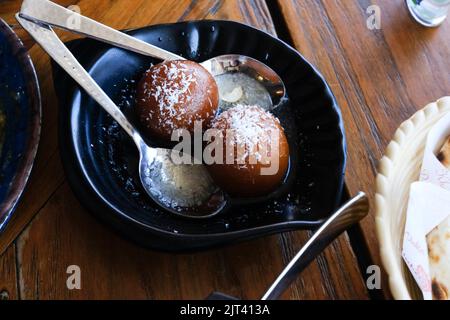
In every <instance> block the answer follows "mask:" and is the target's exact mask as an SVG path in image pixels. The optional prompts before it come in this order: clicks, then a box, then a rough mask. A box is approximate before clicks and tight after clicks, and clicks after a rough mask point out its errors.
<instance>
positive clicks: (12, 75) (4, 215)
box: [0, 19, 41, 233]
mask: <svg viewBox="0 0 450 320" xmlns="http://www.w3.org/2000/svg"><path fill="white" fill-rule="evenodd" d="M0 117H2V120H1V121H2V123H3V125H0V127H1V128H0V233H1V231H2V230H3V229H4V228H5V226H6V223H7V221H8V220H9V218H10V217H11V215H12V213H13V211H14V209H15V207H16V205H17V203H18V201H19V198H20V196H21V194H22V191H23V189H24V188H25V185H26V183H27V180H28V176H29V175H30V171H31V167H32V165H33V161H34V158H35V155H36V150H37V146H38V142H39V133H40V121H41V101H40V95H39V86H38V82H37V78H36V73H35V71H34V67H33V64H32V62H31V59H30V57H29V56H28V54H27V51H26V49H25V48H24V47H23V44H22V42H21V41H20V40H19V38H18V37H17V36H16V34H15V33H14V32H13V30H11V28H10V27H9V26H8V25H7V24H6V23H5V22H4V21H3V20H1V19H0Z"/></svg>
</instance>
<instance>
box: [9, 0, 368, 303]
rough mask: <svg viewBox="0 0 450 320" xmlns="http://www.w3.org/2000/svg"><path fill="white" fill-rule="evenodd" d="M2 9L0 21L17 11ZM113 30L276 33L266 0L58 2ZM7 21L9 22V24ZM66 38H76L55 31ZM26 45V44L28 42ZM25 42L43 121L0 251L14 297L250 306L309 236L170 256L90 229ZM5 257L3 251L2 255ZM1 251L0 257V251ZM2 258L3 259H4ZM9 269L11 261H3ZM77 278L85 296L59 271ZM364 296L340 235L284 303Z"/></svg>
mask: <svg viewBox="0 0 450 320" xmlns="http://www.w3.org/2000/svg"><path fill="white" fill-rule="evenodd" d="M17 3H18V1H7V2H6V6H5V7H3V6H2V3H0V13H2V15H3V14H6V13H8V14H10V13H9V11H8V10H16V8H17V7H18V5H17ZM62 3H64V4H65V5H69V4H76V5H79V6H80V8H81V10H82V13H83V14H85V15H87V16H90V17H92V18H94V19H97V20H99V21H101V22H104V23H106V24H109V25H111V26H112V27H114V28H118V29H125V28H136V27H141V26H144V25H148V24H156V23H164V22H175V21H180V20H192V19H204V18H214V19H232V20H237V21H243V22H246V23H248V24H251V25H254V26H256V27H258V28H261V29H263V30H266V31H268V32H270V33H275V28H274V25H273V22H272V19H271V15H270V12H269V10H268V8H267V6H266V3H265V2H264V1H261V0H259V1H257V0H254V1H249V0H246V1H238V0H226V1H224V0H223V1H206V0H204V1H178V0H177V1H175V0H171V1H138V0H133V1H129V0H116V1H107V0H101V1H95V5H93V3H94V2H93V1H90V0H89V1H88V0H84V1H63V2H62ZM8 21H13V20H11V19H10V20H8ZM58 33H59V34H60V35H61V37H62V39H63V40H69V39H72V38H74V37H75V36H74V35H72V34H68V33H65V32H58ZM25 37H26V36H25ZM27 43H29V44H30V46H29V47H30V54H31V56H32V58H33V61H34V62H35V65H36V69H37V72H38V75H39V79H40V82H41V88H42V95H43V106H44V119H43V134H42V140H41V146H40V150H39V154H38V157H37V162H36V166H35V170H34V172H33V176H32V179H31V183H30V185H29V187H28V188H27V191H26V193H25V195H24V198H23V201H22V203H21V205H20V207H19V208H18V211H17V215H16V218H15V220H14V221H12V223H11V227H10V228H9V229H8V230H7V232H6V234H5V235H2V238H1V239H0V250H1V249H2V248H6V246H7V245H8V244H9V243H11V241H13V240H14V238H15V237H16V235H17V234H18V233H19V232H20V231H21V230H22V228H23V227H24V226H27V224H28V223H29V221H30V220H31V219H33V217H34V219H33V220H32V222H31V224H29V225H28V226H27V227H26V229H25V231H24V232H23V233H22V234H21V235H20V236H19V238H18V239H17V240H16V242H15V243H16V246H17V257H16V260H17V262H18V265H19V266H20V267H19V268H17V269H18V275H17V277H18V279H19V281H18V283H19V288H18V289H19V292H20V297H21V298H25V299H37V298H40V299H52V298H58V299H65V298H70V299H89V298H96V299H109V298H116V299H117V298H124V299H132V298H137V299H173V298H181V299H186V298H194V299H202V298H205V297H206V296H207V295H208V294H209V293H210V292H212V291H217V290H219V291H223V292H226V293H228V294H231V295H235V296H239V297H243V298H251V299H257V298H259V297H260V295H261V294H262V293H263V291H264V290H265V289H266V288H267V286H268V285H269V284H270V282H271V281H272V280H274V279H275V277H276V276H277V275H278V273H279V272H280V271H281V270H282V268H283V266H284V265H285V264H286V263H287V262H288V261H289V259H291V258H292V256H293V255H294V254H295V253H296V251H297V250H298V249H299V248H300V247H301V245H302V244H303V243H305V242H306V240H307V239H308V237H309V234H308V233H306V232H291V233H286V234H284V235H279V236H272V237H267V238H263V239H259V240H255V241H252V242H248V243H244V244H240V245H235V246H232V247H228V248H224V249H217V250H213V251H210V252H205V253H196V254H189V255H172V254H163V253H157V252H152V251H148V250H144V249H141V248H139V247H137V246H135V245H133V244H131V243H129V242H128V241H126V240H124V239H122V238H120V237H118V236H117V235H115V234H114V233H113V232H112V231H111V230H110V229H108V228H106V227H104V226H102V225H100V224H99V223H97V222H96V221H95V220H94V219H93V218H91V216H90V215H89V214H88V213H87V212H86V211H85V209H83V208H82V207H81V205H80V204H79V202H78V201H77V200H76V198H75V197H74V195H73V194H72V192H71V190H70V188H69V187H68V185H67V183H66V182H65V178H64V173H63V170H62V166H61V163H60V160H59V151H58V147H57V139H56V136H57V128H56V123H57V101H56V97H55V93H54V89H53V84H52V79H51V76H50V74H49V70H50V64H49V58H48V57H47V55H46V54H45V53H43V52H42V50H41V49H40V48H39V47H38V46H36V45H32V42H29V40H27ZM8 250H9V249H8ZM0 252H1V251H0ZM8 252H9V251H8ZM10 263H13V261H10ZM71 264H76V265H79V266H80V267H81V270H82V290H80V291H77V290H74V291H70V290H68V289H67V288H66V277H67V275H66V268H67V267H68V266H69V265H71ZM367 297H368V296H367V292H366V289H365V285H364V282H363V280H362V277H361V274H360V272H359V269H358V266H357V262H356V259H355V256H354V254H353V252H352V250H351V248H350V245H349V241H348V238H347V236H346V235H343V236H342V237H340V238H339V240H338V241H336V242H335V243H334V244H333V246H331V247H330V248H329V249H327V250H326V251H325V252H324V254H322V255H321V256H320V258H319V259H317V261H314V262H313V263H312V265H311V266H310V267H309V268H308V269H307V270H305V272H304V273H303V274H302V276H301V277H299V279H298V281H297V282H296V284H295V285H294V286H293V287H292V289H291V290H289V291H288V292H287V293H286V294H285V295H284V296H283V298H285V299H346V298H354V299H366V298H367Z"/></svg>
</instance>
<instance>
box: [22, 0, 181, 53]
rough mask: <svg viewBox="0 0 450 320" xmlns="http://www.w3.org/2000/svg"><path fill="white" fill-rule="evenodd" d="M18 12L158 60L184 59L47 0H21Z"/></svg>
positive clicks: (32, 18)
mask: <svg viewBox="0 0 450 320" xmlns="http://www.w3.org/2000/svg"><path fill="white" fill-rule="evenodd" d="M20 14H21V16H22V17H26V18H27V19H28V20H32V21H36V22H41V23H44V24H48V25H51V26H55V27H59V28H62V29H65V30H68V31H71V32H74V33H77V34H82V35H84V36H87V37H90V38H94V39H96V40H100V41H103V42H106V43H109V44H112V45H115V46H118V47H121V48H123V49H127V50H130V51H133V52H137V53H140V54H143V55H147V56H151V57H155V58H158V59H161V60H184V58H182V57H180V56H178V55H176V54H174V53H171V52H169V51H166V50H164V49H161V48H158V47H156V46H153V45H151V44H148V43H146V42H144V41H142V40H139V39H137V38H134V37H131V36H129V35H127V34H125V33H123V32H120V31H117V30H115V29H113V28H110V27H108V26H106V25H104V24H101V23H99V22H97V21H95V20H92V19H90V18H88V17H85V16H83V15H81V14H79V13H77V12H73V11H71V10H69V9H66V8H64V7H62V6H60V5H57V4H56V3H53V2H51V1H48V0H24V1H23V3H22V8H21V9H20Z"/></svg>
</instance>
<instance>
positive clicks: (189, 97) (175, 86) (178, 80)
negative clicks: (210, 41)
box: [137, 60, 219, 141]
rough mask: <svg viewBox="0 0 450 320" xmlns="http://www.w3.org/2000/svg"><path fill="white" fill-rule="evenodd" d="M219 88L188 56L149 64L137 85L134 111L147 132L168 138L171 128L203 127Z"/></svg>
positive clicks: (210, 117)
mask: <svg viewBox="0 0 450 320" xmlns="http://www.w3.org/2000/svg"><path fill="white" fill-rule="evenodd" d="M218 106H219V90H218V88H217V84H216V82H215V80H214V77H213V76H212V75H211V74H210V73H209V72H208V71H207V70H206V69H205V68H203V67H202V66H201V65H200V64H198V63H195V62H193V61H188V60H175V61H165V62H162V63H160V64H157V65H154V66H152V67H151V68H150V69H149V70H147V72H146V73H145V74H144V76H143V77H142V80H141V81H140V82H139V84H138V88H137V114H138V117H139V120H140V122H141V124H142V127H143V128H144V130H145V131H146V133H147V134H149V135H151V136H156V137H157V138H159V139H162V140H166V141H170V140H171V136H172V133H173V131H174V130H176V129H186V130H189V131H190V132H191V133H193V131H194V123H195V121H202V127H203V129H207V128H208V127H209V126H210V124H211V122H212V120H213V119H214V117H215V116H216V114H217V109H218Z"/></svg>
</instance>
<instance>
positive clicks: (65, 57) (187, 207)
mask: <svg viewBox="0 0 450 320" xmlns="http://www.w3.org/2000/svg"><path fill="white" fill-rule="evenodd" d="M34 1H37V0H33V2H34ZM16 18H17V20H18V22H19V23H20V24H21V25H22V27H23V28H24V29H25V30H27V31H28V33H30V35H31V36H32V37H33V38H34V39H35V40H36V42H37V43H39V44H40V45H41V47H42V48H43V49H44V50H45V51H46V52H47V53H48V54H49V55H50V56H51V57H52V58H53V59H54V60H55V61H56V62H57V63H58V64H59V65H60V66H61V67H62V68H63V69H64V70H65V71H66V72H67V73H68V74H69V75H70V76H71V77H72V78H73V79H74V80H75V81H76V82H77V83H78V84H79V85H80V86H81V87H82V88H83V89H84V90H85V91H86V92H87V93H88V94H89V95H90V96H91V97H92V98H93V99H94V100H95V101H96V102H97V103H98V104H99V105H101V106H102V107H103V108H104V109H105V110H106V111H107V112H108V113H109V114H110V115H111V116H112V117H113V118H114V119H115V120H116V121H117V122H118V123H119V124H120V125H121V127H122V128H123V129H124V130H125V131H126V132H127V133H128V135H129V136H130V137H131V138H132V139H133V141H134V142H135V144H136V146H137V148H138V149H139V154H140V156H139V177H140V180H141V182H142V185H143V187H144V189H145V191H146V192H147V193H148V194H149V195H150V197H151V198H152V199H153V200H154V201H155V202H156V203H158V204H159V205H160V206H161V207H163V208H165V209H166V210H168V211H170V212H172V213H174V214H178V215H182V216H184V217H192V218H200V217H202V218H205V217H211V216H213V215H215V214H217V213H219V212H220V211H221V210H222V209H224V207H225V205H226V204H227V199H226V196H225V194H224V193H223V191H221V190H220V189H219V188H218V187H216V185H215V184H214V182H213V181H212V179H211V177H210V176H209V174H208V172H207V170H206V168H205V167H204V166H203V165H191V164H175V163H174V162H173V161H172V159H173V157H172V152H175V151H172V150H169V149H162V148H151V147H149V146H148V145H147V144H146V143H145V141H144V140H143V139H142V137H141V136H140V134H139V133H138V132H137V130H136V129H135V128H134V127H133V125H132V124H131V123H130V122H129V121H128V120H127V118H126V117H125V115H124V114H123V113H122V111H121V110H120V109H119V107H118V106H117V105H116V104H115V103H114V102H113V101H112V100H111V99H110V98H109V97H108V95H107V94H106V93H105V92H104V91H103V90H102V89H101V88H100V87H99V86H98V84H97V83H96V82H95V81H94V79H92V78H91V76H90V75H89V73H88V72H87V71H86V70H85V69H84V68H83V67H82V66H81V64H80V63H79V62H78V61H77V59H76V58H75V57H74V56H73V55H72V53H71V52H70V51H69V50H68V49H67V47H66V46H65V45H64V43H62V41H61V40H60V39H59V38H58V36H57V35H56V33H54V32H53V30H52V29H51V27H49V26H47V25H45V24H40V23H36V22H34V21H29V20H27V19H24V18H22V17H21V16H20V15H19V14H17V15H16ZM191 163H194V162H193V161H192V162H191ZM192 174H194V175H195V179H192ZM177 177H181V179H177ZM189 178H191V179H189Z"/></svg>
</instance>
